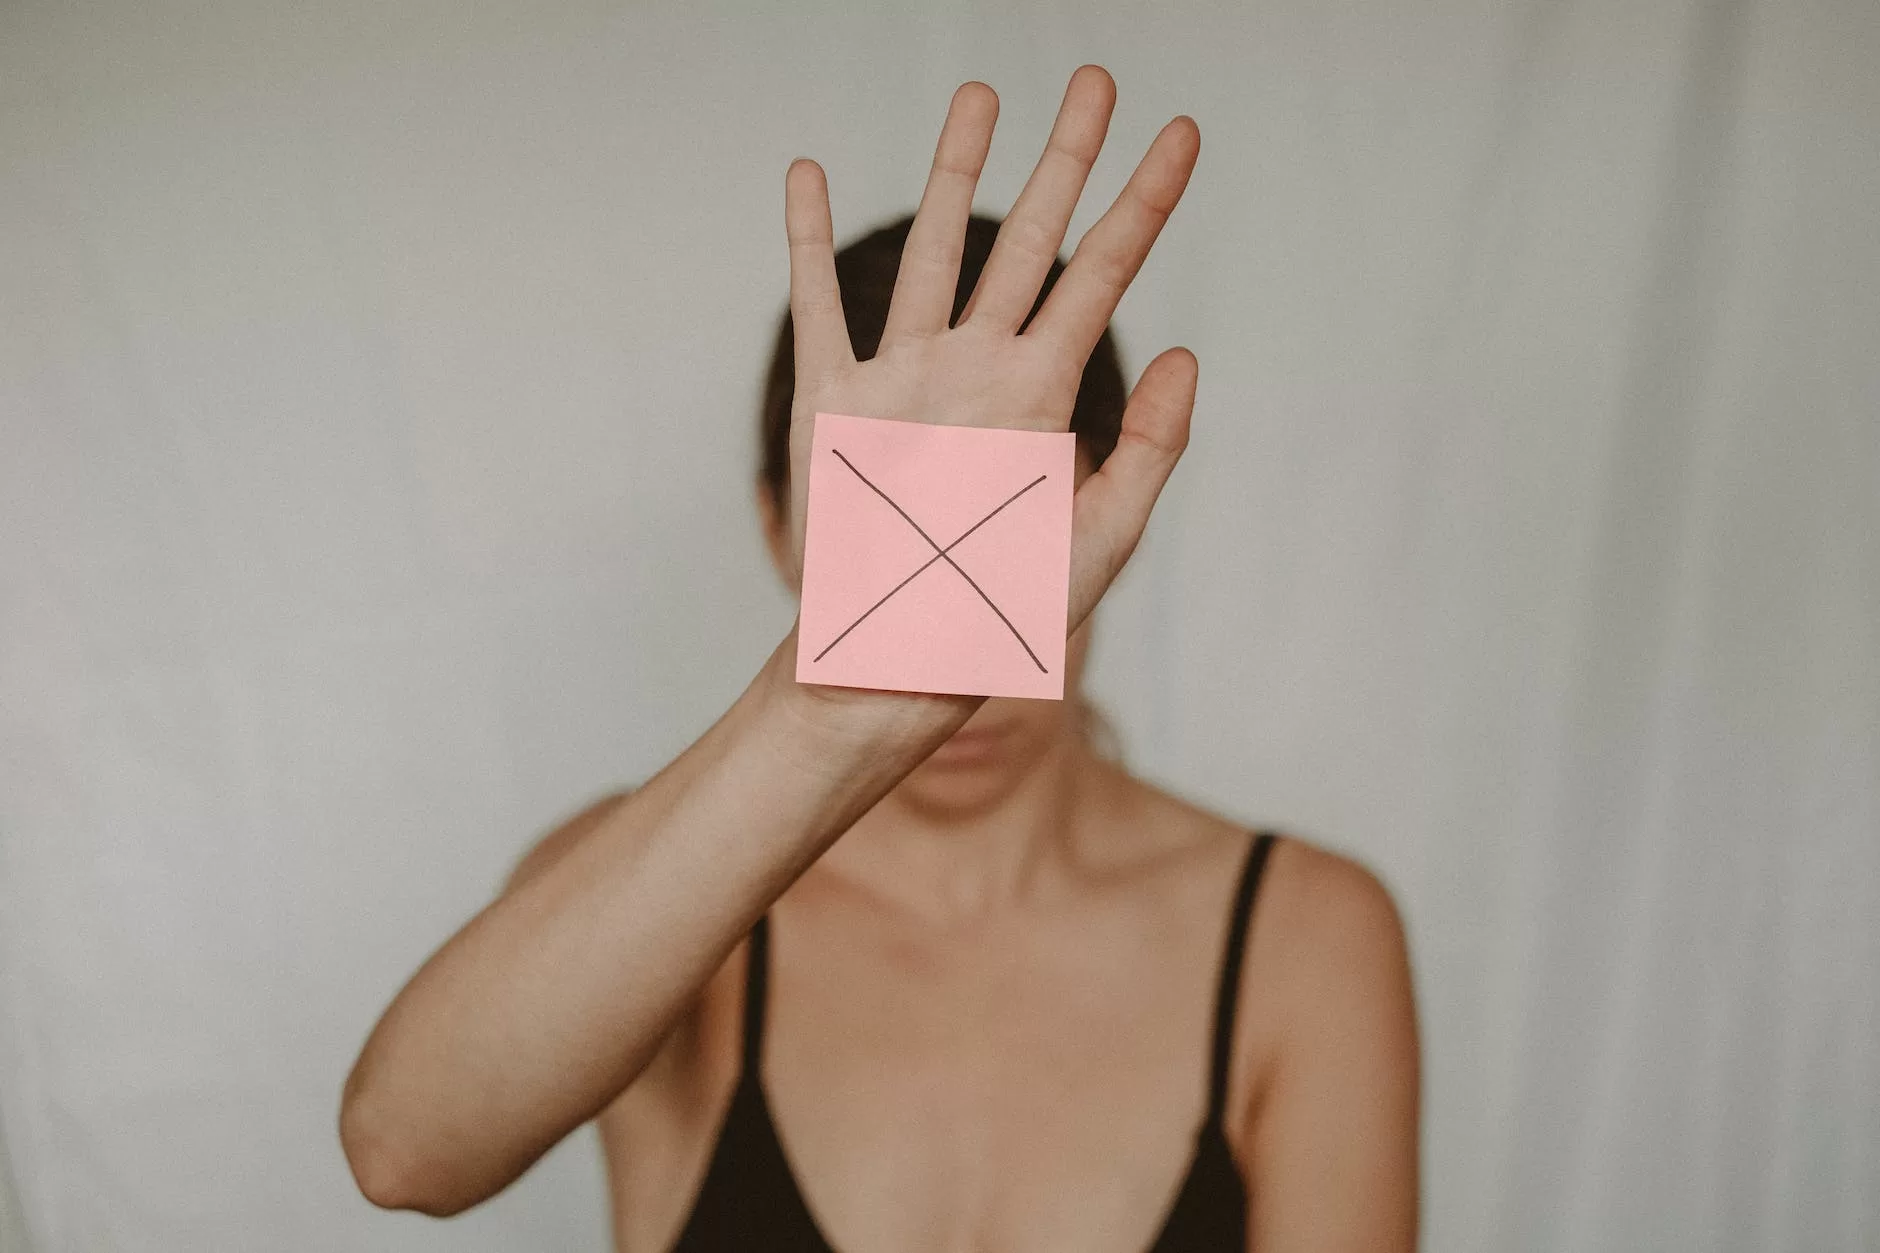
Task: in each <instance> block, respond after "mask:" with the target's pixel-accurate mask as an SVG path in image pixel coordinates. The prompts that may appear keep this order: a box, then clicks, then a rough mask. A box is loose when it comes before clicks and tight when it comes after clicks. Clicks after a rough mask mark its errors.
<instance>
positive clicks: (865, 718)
mask: <svg viewBox="0 0 1880 1253" xmlns="http://www.w3.org/2000/svg"><path fill="white" fill-rule="evenodd" d="M796 643H797V638H796V629H795V627H792V628H791V630H790V633H789V635H787V636H786V637H784V639H783V641H782V642H781V643H780V644H778V645H777V647H776V649H774V650H773V651H772V652H771V654H770V657H769V658H768V659H767V660H766V661H765V663H764V667H763V669H762V670H761V671H760V672H759V673H758V676H757V678H756V680H755V681H754V682H753V683H752V685H751V689H750V692H749V693H748V695H749V696H751V697H752V698H753V699H754V701H755V703H756V705H757V707H758V708H759V709H760V710H761V711H762V715H763V717H764V718H765V719H766V721H769V722H771V723H773V724H774V725H776V726H777V727H778V729H779V733H780V734H781V735H783V736H784V737H787V738H788V740H789V741H790V742H791V743H792V744H793V745H795V746H796V747H797V748H799V749H801V750H804V751H806V752H807V753H809V754H810V755H811V756H812V757H813V759H814V760H816V761H818V762H827V763H831V764H836V765H838V766H839V767H844V768H853V766H855V765H857V764H862V763H868V764H875V765H881V766H887V767H890V768H892V766H893V765H894V764H896V763H898V762H900V761H901V760H903V759H905V767H904V771H903V772H905V770H911V769H912V768H913V767H914V766H915V765H918V764H919V763H920V761H921V760H922V759H923V758H925V757H926V756H927V754H928V753H930V752H932V751H933V750H934V749H935V748H938V747H939V746H940V745H941V743H943V742H944V741H945V740H946V738H947V737H948V736H949V735H952V734H953V732H955V731H957V730H958V729H959V728H960V726H961V725H962V724H963V723H964V722H965V721H966V720H967V719H968V718H970V717H971V716H972V714H973V711H974V710H976V709H978V708H979V706H980V705H981V704H983V703H984V700H985V698H984V697H981V696H954V695H944V694H939V693H932V692H890V691H878V690H875V689H872V688H854V687H828V686H824V685H821V684H815V683H799V682H797V680H796Z"/></svg>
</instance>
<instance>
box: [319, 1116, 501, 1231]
mask: <svg viewBox="0 0 1880 1253" xmlns="http://www.w3.org/2000/svg"><path fill="white" fill-rule="evenodd" d="M339 1140H340V1148H341V1149H342V1150H343V1151H344V1153H345V1154H346V1165H347V1166H348V1167H349V1168H350V1169H351V1171H352V1176H353V1182H354V1183H355V1184H357V1185H358V1187H359V1193H360V1195H362V1196H363V1197H365V1199H366V1200H368V1201H370V1202H372V1203H373V1204H374V1205H376V1206H378V1207H379V1208H380V1209H387V1210H410V1211H413V1212H416V1213H419V1214H427V1215H429V1216H430V1217H432V1218H450V1217H452V1216H453V1215H456V1214H461V1213H462V1212H463V1211H465V1210H467V1209H469V1208H470V1207H471V1206H472V1205H474V1204H476V1201H477V1198H475V1197H472V1196H469V1195H466V1194H465V1192H464V1191H463V1189H462V1188H461V1187H460V1186H455V1184H454V1181H453V1180H451V1179H450V1178H448V1177H447V1175H446V1173H445V1172H444V1171H442V1170H440V1169H439V1168H438V1166H437V1164H436V1163H435V1162H434V1161H431V1160H427V1158H426V1157H425V1155H424V1154H422V1153H421V1152H419V1151H418V1150H417V1149H416V1148H415V1147H414V1146H413V1145H412V1143H411V1141H410V1139H409V1138H408V1137H400V1136H398V1135H396V1134H395V1133H394V1132H393V1131H392V1129H391V1128H389V1127H387V1126H386V1123H385V1120H384V1119H383V1118H382V1117H379V1116H377V1115H375V1113H374V1112H373V1111H372V1110H371V1108H370V1106H369V1104H368V1103H367V1102H365V1101H363V1100H361V1099H359V1098H358V1097H357V1096H356V1095H354V1094H352V1093H348V1094H347V1097H346V1099H345V1100H344V1101H343V1102H342V1103H341V1106H340V1117H339Z"/></svg>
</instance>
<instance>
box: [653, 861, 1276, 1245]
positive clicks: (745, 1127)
mask: <svg viewBox="0 0 1880 1253" xmlns="http://www.w3.org/2000/svg"><path fill="white" fill-rule="evenodd" d="M1274 839H1275V836H1274V835H1273V834H1272V833H1271V832H1265V831H1263V832H1260V833H1259V835H1258V836H1257V837H1256V838H1255V839H1254V840H1253V842H1252V845H1251V847H1250V848H1249V849H1248V850H1247V860H1246V864H1245V867H1244V868H1243V869H1242V871H1241V875H1240V886H1239V889H1238V890H1237V891H1236V893H1235V895H1234V912H1233V915H1232V918H1231V920H1230V922H1229V925H1228V928H1227V951H1226V952H1225V953H1224V954H1223V956H1222V959H1221V979H1220V985H1219V988H1218V990H1217V991H1216V993H1215V1000H1214V1049H1213V1054H1212V1058H1211V1061H1210V1065H1209V1073H1208V1109H1207V1116H1206V1118H1204V1119H1203V1121H1202V1124H1201V1128H1200V1132H1199V1134H1198V1135H1197V1137H1196V1141H1195V1150H1194V1156H1193V1157H1192V1158H1191V1159H1190V1161H1189V1164H1188V1175H1187V1177H1186V1178H1185V1179H1184V1180H1183V1181H1182V1186H1181V1190H1180V1191H1179V1192H1177V1193H1176V1195H1175V1203H1174V1204H1173V1205H1172V1206H1170V1207H1169V1210H1168V1212H1167V1214H1166V1215H1165V1216H1164V1218H1163V1222H1162V1228H1161V1231H1160V1232H1159V1233H1158V1234H1157V1236H1156V1238H1155V1241H1154V1242H1153V1243H1152V1244H1151V1245H1150V1246H1149V1249H1148V1251H1147V1253H1243V1251H1244V1250H1245V1249H1246V1247H1247V1189H1246V1184H1245V1182H1244V1181H1243V1180H1242V1179H1241V1177H1240V1169H1239V1167H1237V1166H1236V1165H1235V1164H1234V1157H1233V1153H1232V1151H1231V1150H1230V1149H1229V1148H1228V1144H1227V1133H1226V1129H1225V1128H1224V1127H1223V1125H1222V1122H1221V1114H1222V1109H1223V1107H1224V1106H1225V1104H1226V1102H1227V1067H1228V1060H1229V1057H1230V1056H1231V1052H1232V1044H1233V1034H1234V1002H1235V1001H1236V1000H1237V999H1238V998H1239V991H1240V964H1241V956H1242V954H1243V952H1244V951H1245V949H1246V935H1247V921H1248V919H1249V918H1250V917H1251V916H1252V913H1253V899H1254V891H1255V889H1257V888H1258V887H1259V884H1260V871H1261V868H1262V867H1263V866H1265V864H1266V857H1267V852H1268V850H1269V849H1271V848H1272V845H1273V841H1274ZM768 922H769V919H768V918H760V919H758V921H757V925H756V926H755V927H753V928H752V929H751V943H750V955H749V959H748V960H749V965H748V966H747V968H746V970H747V973H746V975H745V984H744V1060H743V1069H742V1071H741V1072H740V1074H739V1076H738V1086H737V1090H736V1091H735V1092H734V1093H733V1094H732V1097H731V1107H730V1109H729V1110H727V1111H726V1113H725V1118H724V1123H723V1125H722V1126H721V1127H720V1129H719V1132H718V1144H717V1147H716V1148H715V1149H714V1150H713V1152H712V1159H711V1165H710V1166H709V1167H708V1168H707V1169H706V1172H705V1181H704V1182H703V1183H702V1184H700V1185H699V1191H698V1195H697V1197H696V1198H695V1199H694V1201H693V1202H692V1212H691V1214H690V1215H689V1216H688V1217H687V1219H686V1223H685V1226H684V1228H682V1229H681V1231H680V1233H679V1239H678V1242H677V1243H675V1244H674V1245H673V1246H672V1247H673V1253H730V1251H731V1250H737V1251H739V1253H748V1251H749V1250H766V1251H773V1250H774V1251H775V1253H834V1249H833V1248H832V1247H831V1245H830V1243H829V1241H828V1240H826V1239H825V1238H824V1237H823V1234H822V1232H821V1230H819V1229H818V1228H817V1226H816V1220H815V1218H813V1217H812V1216H811V1215H810V1212H809V1206H808V1205H807V1204H806V1203H805V1202H804V1200H803V1194H802V1193H801V1192H800V1191H799V1190H798V1188H797V1185H796V1179H795V1177H794V1176H793V1175H792V1174H791V1173H790V1162H789V1159H788V1158H787V1157H785V1156H784V1152H783V1144H782V1142H781V1141H780V1140H779V1139H778V1138H777V1128H776V1126H775V1124H774V1123H772V1122H771V1118H770V1106H769V1103H768V1102H767V1101H766V1100H765V1099H764V1086H763V1082H762V1080H761V1079H760V1078H759V1074H758V1069H759V1060H760V1059H761V1058H762V1056H763V1044H764V1002H765V996H764V989H765V984H766V982H767V979H766V976H767V974H768V970H769V964H770V963H769V957H770V952H769V950H770V944H769V926H768Z"/></svg>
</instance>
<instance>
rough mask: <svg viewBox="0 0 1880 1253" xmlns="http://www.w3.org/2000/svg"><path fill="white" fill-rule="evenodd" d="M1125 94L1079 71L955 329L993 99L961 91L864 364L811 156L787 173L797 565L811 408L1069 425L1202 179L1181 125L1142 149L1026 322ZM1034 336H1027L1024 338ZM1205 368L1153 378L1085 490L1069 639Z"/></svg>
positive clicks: (1145, 381)
mask: <svg viewBox="0 0 1880 1253" xmlns="http://www.w3.org/2000/svg"><path fill="white" fill-rule="evenodd" d="M1115 104H1116V84H1115V82H1114V81H1113V80H1112V79H1111V78H1110V76H1109V74H1108V73H1107V72H1105V71H1104V70H1103V69H1102V68H1101V67H1099V66H1095V65H1085V66H1082V67H1080V68H1079V69H1078V70H1077V71H1076V72H1075V73H1074V74H1072V75H1071V81H1070V86H1069V87H1068V88H1067V89H1066V90H1065V93H1064V101H1063V104H1062V105H1061V106H1060V107H1059V109H1058V115H1057V121H1056V123H1055V124H1054V125H1053V126H1052V128H1051V138H1050V140H1049V142H1048V143H1047V144H1046V145H1045V150H1044V155H1043V156H1042V157H1040V158H1039V160H1038V165H1037V167H1036V168H1035V169H1034V170H1033V171H1032V174H1031V178H1030V179H1028V180H1027V181H1026V183H1025V189H1024V191H1023V192H1021V193H1020V195H1019V197H1018V202H1017V203H1016V204H1015V205H1013V206H1012V211H1011V213H1009V214H1008V215H1007V216H1006V218H1005V221H1004V223H1003V224H1002V225H1001V226H1000V228H999V234H998V239H997V241H996V242H995V243H994V245H993V249H992V255H991V256H990V258H988V260H987V262H986V266H985V269H984V271H983V272H982V273H981V275H980V278H979V283H978V286H977V287H975V288H974V290H973V293H972V296H971V298H970V299H969V300H968V302H967V304H966V307H965V310H964V311H963V312H962V314H961V315H960V319H959V322H958V324H957V325H954V326H949V324H948V322H949V317H950V315H951V314H952V311H953V301H954V295H955V292H956V290H957V288H958V284H959V274H960V257H961V252H962V248H963V243H964V239H965V234H966V223H967V219H968V217H969V216H970V215H971V212H972V205H973V192H974V189H975V187H976V186H977V185H978V182H979V172H980V170H981V169H982V168H983V167H984V165H985V160H986V152H987V150H988V148H989V147H990V146H991V143H992V130H993V124H994V122H995V121H996V120H997V118H998V112H999V98H998V96H997V95H996V94H994V92H993V90H992V88H990V87H988V86H986V85H985V84H984V83H978V82H972V83H967V84H965V85H964V86H962V87H961V88H960V89H959V90H958V91H956V92H954V93H953V102H952V105H951V107H950V108H949V109H948V110H947V119H946V125H945V126H944V127H943V128H942V130H941V132H940V142H939V145H938V147H937V148H936V150H935V152H934V161H933V168H932V171H931V172H930V173H929V174H928V176H927V188H926V191H925V192H924V193H923V195H922V196H921V201H920V208H919V210H918V211H917V212H916V213H915V216H914V222H913V225H912V227H911V228H910V229H909V231H908V236H907V243H906V246H905V248H904V249H903V251H902V254H901V266H900V272H899V275H898V277H897V278H896V280H895V285H894V295H893V299H892V302H891V304H890V306H889V312H888V321H887V326H886V329H885V330H884V331H883V333H882V337H881V346H880V348H879V350H878V351H877V352H876V354H875V356H874V357H872V358H871V359H869V360H867V361H861V362H858V361H856V359H855V352H854V349H853V346H852V345H851V344H850V342H849V332H848V325H847V323H846V321H845V320H844V318H843V313H842V295H841V291H840V289H839V288H838V286H837V283H836V266H835V235H834V230H833V226H832V223H831V219H830V214H829V189H828V184H827V182H826V180H825V179H824V177H823V171H822V168H821V167H820V166H818V165H817V164H816V163H815V162H814V161H811V160H809V159H808V158H799V159H798V160H796V161H794V162H792V163H791V165H790V169H789V173H788V174H787V175H786V176H785V183H784V186H785V192H784V202H785V208H784V217H785V224H786V228H787V232H788V235H789V241H790V316H791V321H792V324H793V328H794V334H795V350H796V356H795V365H796V393H795V396H794V398H793V400H792V405H791V430H790V463H791V474H790V494H791V509H790V514H791V519H792V522H791V526H792V534H791V542H792V556H793V558H794V561H795V563H796V567H795V568H797V569H799V570H800V569H801V563H802V552H803V548H802V544H803V524H804V516H805V503H806V501H805V494H806V492H807V489H808V483H809V474H808V469H807V467H808V464H809V449H810V436H811V422H812V417H813V415H814V414H815V413H816V412H817V411H819V410H820V411H823V412H828V413H851V414H857V415H860V416H863V417H874V418H897V419H904V420H910V421H917V422H934V423H942V424H946V425H952V426H983V427H1016V428H1022V429H1027V430H1038V431H1063V430H1067V429H1069V426H1070V420H1071V410H1072V406H1073V404H1074V402H1075V400H1076V397H1077V387H1078V383H1079V381H1080V380H1081V379H1082V377H1083V370H1084V364H1085V362H1086V361H1087V360H1088V359H1089V357H1090V353H1091V351H1092V350H1093V349H1094V348H1095V347H1096V344H1097V340H1098V339H1099V338H1100V337H1101V336H1102V334H1103V330H1104V328H1105V327H1106V326H1108V325H1109V321H1110V315H1111V314H1112V313H1113V312H1114V311H1115V309H1116V306H1117V303H1118V301H1120V300H1121V299H1122V296H1123V292H1124V291H1125V290H1126V289H1127V288H1128V286H1129V284H1130V282H1131V280H1133V279H1134V278H1135V276H1136V273H1137V271H1138V270H1140V269H1141V268H1142V263H1143V259H1144V258H1145V257H1147V256H1148V255H1149V249H1150V247H1151V246H1152V245H1153V244H1154V243H1155V239H1156V236H1157V235H1158V234H1159V233H1160V232H1161V230H1162V224H1163V223H1164V222H1166V221H1167V220H1168V217H1169V214H1170V213H1171V212H1172V211H1173V210H1174V208H1175V205H1176V202H1177V201H1179V200H1180V199H1181V195H1182V191H1183V189H1184V188H1185V187H1186V186H1187V184H1188V176H1189V173H1190V172H1191V171H1192V170H1193V169H1194V165H1195V157H1196V155H1197V154H1198V153H1199V151H1200V148H1201V132H1200V130H1199V128H1197V127H1196V125H1195V123H1194V120H1193V119H1192V118H1188V117H1185V116H1184V117H1177V118H1175V119H1174V120H1173V121H1171V122H1170V123H1169V124H1168V125H1167V126H1164V127H1163V128H1162V130H1161V133H1160V134H1158V135H1157V136H1156V137H1155V141H1154V142H1153V143H1151V144H1150V145H1149V151H1148V152H1147V153H1146V154H1144V156H1143V158H1142V160H1141V162H1140V163H1139V164H1138V165H1137V166H1136V169H1135V172H1134V173H1133V174H1132V175H1131V176H1130V178H1129V181H1128V183H1127V184H1126V185H1125V186H1124V187H1123V190H1122V191H1121V193H1119V194H1118V195H1117V197H1116V200H1115V202H1114V203H1113V204H1111V205H1110V208H1109V210H1108V211H1107V212H1106V213H1105V214H1104V215H1103V217H1102V218H1100V219H1099V220H1098V221H1097V222H1096V224H1095V225H1093V226H1092V227H1091V228H1090V229H1089V230H1088V231H1087V232H1086V233H1085V234H1084V236H1083V238H1082V239H1081V240H1079V241H1078V244H1077V250H1076V252H1075V253H1074V254H1073V255H1072V257H1071V260H1070V262H1069V263H1068V265H1067V266H1066V267H1065V270H1064V273H1063V274H1062V275H1060V276H1059V278H1058V281H1057V282H1056V284H1055V285H1054V286H1053V287H1052V289H1051V294H1050V296H1049V297H1048V298H1047V299H1046V301H1045V303H1044V306H1043V307H1042V308H1041V309H1040V310H1039V311H1038V316H1037V317H1036V318H1033V319H1032V321H1031V322H1030V324H1029V325H1025V317H1026V315H1027V314H1029V313H1030V312H1031V309H1032V306H1033V305H1034V304H1035V303H1036V302H1037V299H1038V292H1039V290H1040V289H1041V287H1042V285H1043V283H1044V280H1045V277H1046V275H1047V273H1048V272H1049V270H1050V267H1051V263H1052V261H1053V260H1055V259H1056V257H1057V255H1058V250H1059V248H1060V247H1061V246H1062V244H1063V241H1064V233H1065V230H1066V228H1067V227H1068V226H1069V224H1070V219H1071V214H1072V212H1073V210H1075V209H1076V207H1077V199H1078V197H1079V195H1080V194H1081V193H1082V191H1083V187H1084V181H1085V179H1086V178H1088V177H1089V175H1090V168H1091V166H1092V165H1093V164H1094V163H1095V162H1096V159H1097V153H1098V152H1099V151H1100V150H1101V149H1102V147H1103V138H1104V134H1105V132H1106V131H1107V130H1108V129H1109V123H1110V112H1111V110H1112V108H1113V107H1114V106H1115ZM1021 326H1024V332H1023V333H1022V334H1021V333H1020V330H1019V328H1020V327H1021ZM1195 373H1196V363H1195V358H1194V355H1193V354H1192V353H1190V352H1189V351H1188V350H1187V349H1185V348H1170V349H1168V350H1167V351H1165V352H1163V353H1162V354H1161V355H1160V356H1158V357H1156V358H1155V360H1153V361H1151V362H1150V363H1149V365H1148V367H1147V368H1146V369H1145V370H1144V371H1143V372H1142V375H1141V377H1140V378H1139V379H1138V381H1137V383H1136V386H1135V388H1134V389H1133V390H1132V391H1131V392H1130V396H1129V402H1128V405H1127V407H1126V408H1125V410H1124V414H1123V427H1122V435H1121V437H1120V438H1119V439H1118V441H1117V444H1116V450H1115V451H1114V452H1113V453H1111V454H1110V456H1109V458H1108V460H1106V461H1105V462H1104V464H1103V467H1102V468H1101V470H1099V471H1098V472H1097V473H1096V474H1094V475H1092V476H1090V477H1089V478H1088V479H1087V480H1085V482H1084V483H1083V485H1082V486H1081V487H1080V488H1079V489H1078V491H1077V495H1076V503H1075V506H1074V523H1073V527H1072V538H1071V578H1070V614H1069V625H1070V627H1071V629H1075V628H1076V627H1077V626H1078V625H1079V624H1080V623H1082V621H1083V620H1084V618H1085V617H1086V616H1087V615H1088V614H1089V613H1090V611H1091V609H1092V608H1094V607H1095V606H1096V603H1097V601H1098V599H1099V598H1100V597H1101V596H1102V595H1103V593H1104V591H1105V590H1106V589H1107V588H1108V587H1109V585H1110V582H1111V580H1112V579H1114V578H1115V577H1116V575H1117V574H1118V572H1120V571H1121V569H1122V567H1123V563H1124V562H1125V561H1127V560H1128V559H1129V555H1130V553H1131V552H1133V551H1134V550H1135V547H1136V542H1137V541H1138V540H1139V539H1140V538H1141V537H1142V532H1143V528H1144V526H1146V525H1147V523H1148V521H1149V511H1150V509H1151V508H1152V507H1153V506H1154V504H1155V500H1156V497H1157V495H1158V494H1159V493H1160V492H1161V490H1162V484H1163V483H1164V482H1165V481H1166V480H1167V479H1168V476H1169V472H1170V471H1171V470H1173V469H1174V467H1175V462H1176V459H1177V458H1179V457H1180V456H1181V452H1182V449H1183V447H1185V446H1186V444H1187V442H1188V420H1189V415H1190V413H1191V411H1192V410H1193V408H1194V400H1195Z"/></svg>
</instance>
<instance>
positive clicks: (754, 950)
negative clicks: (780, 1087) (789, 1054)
mask: <svg viewBox="0 0 1880 1253" xmlns="http://www.w3.org/2000/svg"><path fill="white" fill-rule="evenodd" d="M769 982H770V915H769V914H765V915H764V916H763V917H761V918H759V919H758V920H757V925H755V926H753V927H752V928H751V942H750V946H749V947H748V948H747V950H746V957H745V966H744V1077H745V1078H747V1079H755V1078H757V1064H758V1060H759V1059H760V1058H762V1057H763V1055H764V1002H765V1000H766V999H767V998H766V996H765V988H766V985H767V984H768V983H769Z"/></svg>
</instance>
